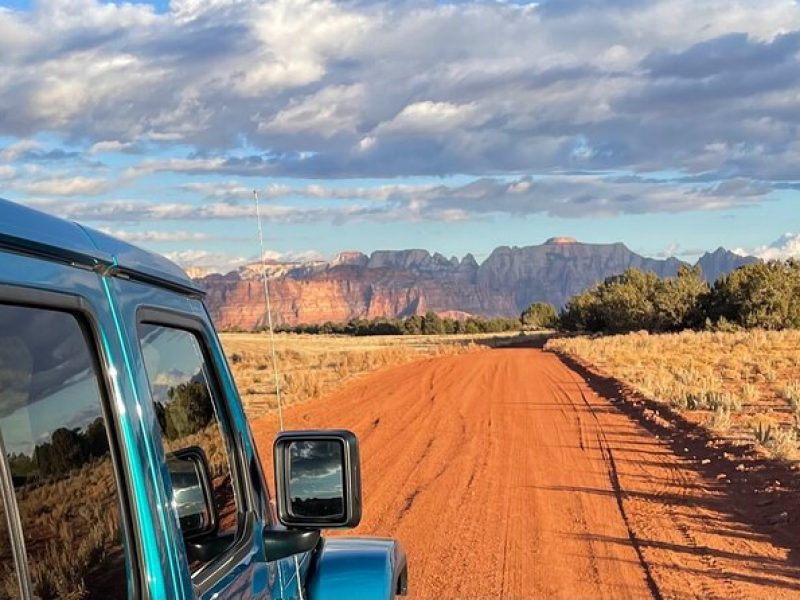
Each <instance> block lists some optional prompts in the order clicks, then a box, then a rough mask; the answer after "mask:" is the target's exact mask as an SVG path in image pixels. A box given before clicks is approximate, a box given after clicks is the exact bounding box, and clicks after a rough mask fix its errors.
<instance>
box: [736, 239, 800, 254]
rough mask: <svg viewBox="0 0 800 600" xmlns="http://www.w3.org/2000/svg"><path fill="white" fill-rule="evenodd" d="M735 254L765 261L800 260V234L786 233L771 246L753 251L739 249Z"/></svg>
mask: <svg viewBox="0 0 800 600" xmlns="http://www.w3.org/2000/svg"><path fill="white" fill-rule="evenodd" d="M734 252H736V253H737V254H741V255H742V256H757V257H758V258H761V259H763V260H785V259H787V258H800V234H798V233H785V234H783V235H782V236H781V237H779V238H778V239H777V240H775V241H774V242H772V243H771V244H770V245H769V246H759V247H757V248H754V249H753V250H745V249H742V248H737V249H736V250H734Z"/></svg>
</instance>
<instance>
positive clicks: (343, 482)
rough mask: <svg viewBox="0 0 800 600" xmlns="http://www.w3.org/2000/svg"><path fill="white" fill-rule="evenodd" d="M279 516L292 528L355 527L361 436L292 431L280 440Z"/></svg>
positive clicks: (358, 512)
mask: <svg viewBox="0 0 800 600" xmlns="http://www.w3.org/2000/svg"><path fill="white" fill-rule="evenodd" d="M275 484H276V486H275V487H276V492H277V493H276V496H277V498H276V500H277V507H278V519H279V520H280V522H281V523H283V524H284V525H286V526H287V527H297V528H304V529H327V528H348V527H355V526H356V525H358V524H359V522H360V521H361V466H360V463H359V456H358V439H357V438H356V436H355V434H353V433H351V432H349V431H341V430H331V431H324V430H320V431H289V432H284V433H281V434H279V435H278V437H277V438H276V440H275Z"/></svg>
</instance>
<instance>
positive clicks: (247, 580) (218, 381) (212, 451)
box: [112, 279, 297, 600]
mask: <svg viewBox="0 0 800 600" xmlns="http://www.w3.org/2000/svg"><path fill="white" fill-rule="evenodd" d="M112 289H113V293H114V297H115V298H116V302H117V306H118V307H119V313H120V321H121V323H122V327H123V329H124V330H125V336H126V338H127V341H128V345H129V348H130V356H131V363H132V365H133V371H134V372H135V373H136V374H137V379H138V387H139V388H140V389H141V390H144V391H145V393H146V394H147V395H148V396H149V398H150V402H148V403H147V404H148V407H147V412H148V413H149V414H148V415H147V418H148V419H149V420H150V422H151V424H152V431H153V432H154V435H155V436H156V437H158V438H159V442H160V445H161V447H162V449H163V450H162V452H163V454H162V459H161V465H160V466H159V473H160V476H161V477H162V478H163V480H164V482H165V485H166V487H167V488H168V489H173V490H174V489H178V487H179V486H176V485H175V481H173V477H172V475H171V474H170V468H169V466H168V459H169V458H170V457H171V456H173V455H174V453H175V452H178V451H180V450H181V449H184V448H189V447H192V448H200V449H201V450H202V451H203V453H204V455H205V457H206V458H207V462H208V466H209V471H210V477H209V479H210V480H211V482H210V487H211V488H212V494H211V495H212V497H213V504H214V509H215V512H216V515H217V518H218V526H217V528H216V532H215V534H214V535H213V537H211V538H209V539H203V540H200V541H198V542H194V541H190V542H189V543H188V545H184V544H183V543H182V542H183V536H182V533H181V523H182V522H181V519H180V515H179V514H177V512H175V513H174V514H173V516H172V519H171V520H170V528H169V529H170V531H169V535H171V536H172V537H173V539H174V540H175V541H176V545H178V546H183V547H182V548H181V550H182V556H183V563H184V564H183V567H184V568H185V569H186V570H187V571H188V572H189V574H190V577H191V580H192V583H193V586H194V589H195V592H196V594H197V596H198V597H200V598H209V599H210V598H242V599H243V600H244V599H248V600H250V599H252V598H265V599H266V598H270V599H277V598H281V599H285V600H288V599H289V598H294V597H295V596H296V593H295V592H293V591H292V589H291V588H290V587H287V583H288V582H286V581H284V579H285V578H284V575H285V574H286V572H287V571H286V566H285V564H284V565H282V564H280V563H287V562H290V563H291V564H292V565H293V563H294V560H293V559H292V558H289V559H285V560H284V561H275V562H273V563H266V562H265V561H264V559H263V556H264V554H263V530H264V528H265V527H272V526H274V523H273V522H272V516H271V512H270V510H269V497H268V492H267V489H266V486H265V483H264V479H263V477H262V471H261V465H260V463H259V462H258V457H257V454H256V452H255V449H254V445H253V443H252V440H251V438H250V434H249V427H248V425H247V421H246V418H245V415H244V413H243V410H242V407H241V403H240V401H239V399H238V394H237V392H236V388H235V385H234V382H233V379H232V376H231V373H230V371H229V369H228V367H227V364H226V362H225V358H224V354H223V352H222V349H221V347H220V345H219V342H218V340H217V337H216V334H215V332H214V329H213V326H212V324H211V322H210V320H209V318H208V315H207V313H206V311H205V308H204V307H203V305H202V303H201V301H200V300H198V299H196V298H190V297H187V296H183V295H180V294H177V293H173V292H170V291H168V290H164V289H161V288H156V287H153V286H149V285H145V284H141V283H137V282H134V281H127V280H121V279H117V280H114V281H113V282H112ZM174 504H176V505H177V503H176V502H175V499H174ZM294 587H295V588H296V587H297V585H296V582H295V584H294Z"/></svg>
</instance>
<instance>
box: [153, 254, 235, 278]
mask: <svg viewBox="0 0 800 600" xmlns="http://www.w3.org/2000/svg"><path fill="white" fill-rule="evenodd" d="M164 256H166V257H167V258H168V259H170V260H171V261H173V262H175V263H177V264H179V265H180V266H181V267H182V268H184V269H194V270H197V271H207V272H216V273H227V272H229V271H233V270H235V269H238V268H239V267H241V266H243V265H246V264H248V263H249V262H251V260H248V259H247V258H245V257H243V256H234V255H231V254H226V253H224V252H210V251H208V250H180V251H177V252H167V253H165V254H164Z"/></svg>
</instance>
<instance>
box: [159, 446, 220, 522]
mask: <svg viewBox="0 0 800 600" xmlns="http://www.w3.org/2000/svg"><path fill="white" fill-rule="evenodd" d="M201 464H202V463H200V462H199V461H198V460H196V459H195V457H194V456H191V455H190V456H183V457H178V456H175V455H171V456H169V457H168V458H167V466H168V468H169V474H170V477H171V478H172V492H173V497H172V502H173V504H174V505H175V509H176V510H177V512H178V519H179V521H180V524H181V530H182V531H183V534H184V535H191V534H193V533H199V532H205V531H206V530H207V529H208V528H209V527H210V526H211V525H212V523H211V511H210V510H209V507H208V504H207V502H206V495H205V490H204V489H203V471H202V466H201Z"/></svg>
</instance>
